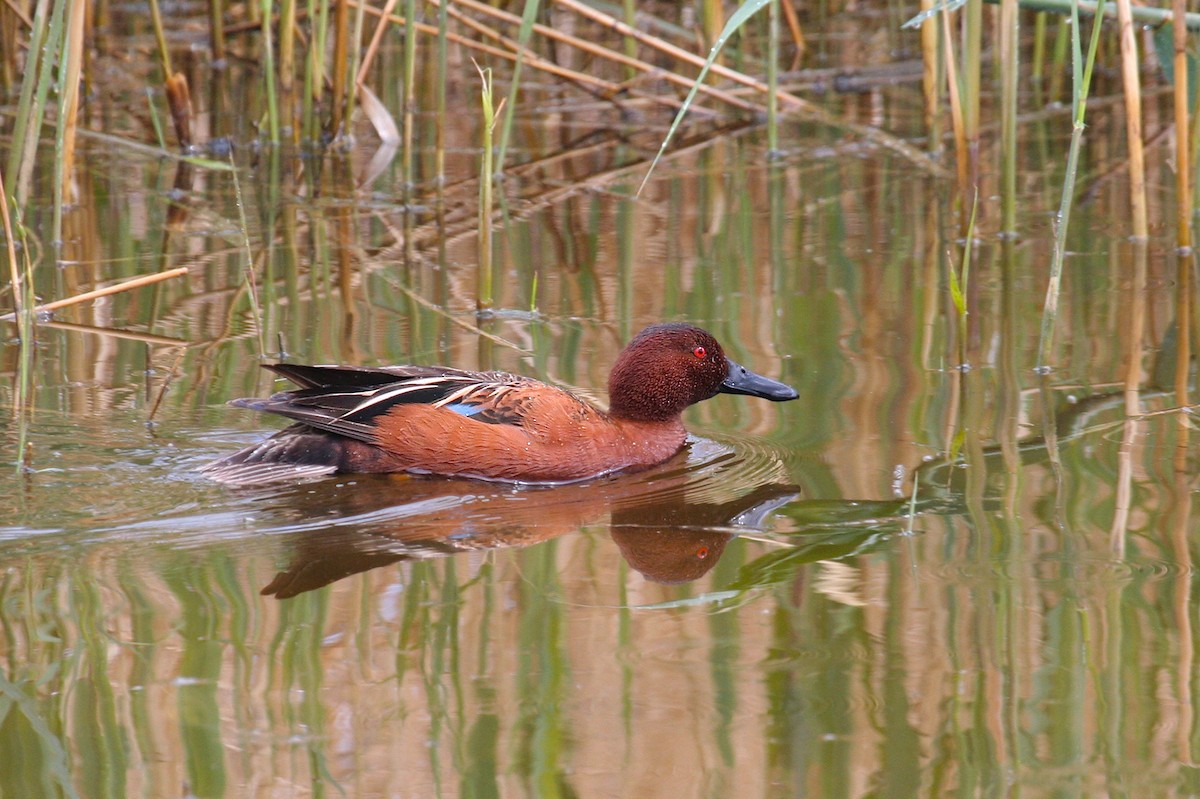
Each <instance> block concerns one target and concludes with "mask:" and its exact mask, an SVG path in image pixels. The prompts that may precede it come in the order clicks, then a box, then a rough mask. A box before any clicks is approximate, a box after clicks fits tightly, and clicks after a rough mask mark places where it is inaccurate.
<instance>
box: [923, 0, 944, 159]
mask: <svg viewBox="0 0 1200 799" xmlns="http://www.w3.org/2000/svg"><path fill="white" fill-rule="evenodd" d="M931 8H933V0H921V12H922V13H924V12H926V11H929V9H931ZM921 93H922V95H923V96H924V98H925V130H927V131H929V146H930V149H934V150H940V149H941V132H940V131H941V125H940V124H939V120H940V117H941V107H942V93H941V91H940V90H939V86H938V23H937V20H935V19H932V18H931V19H927V20H925V21H924V22H923V23H921Z"/></svg>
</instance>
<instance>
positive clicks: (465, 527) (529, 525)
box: [262, 466, 798, 599]
mask: <svg viewBox="0 0 1200 799" xmlns="http://www.w3.org/2000/svg"><path fill="white" fill-rule="evenodd" d="M706 493H707V494H712V493H715V490H714V488H713V481H712V480H711V479H703V478H699V479H698V478H697V476H696V475H695V474H694V473H689V472H688V471H687V470H686V469H681V468H680V467H679V466H675V467H674V468H673V469H671V468H667V469H663V470H659V471H657V472H655V473H653V474H650V475H628V476H617V477H612V478H607V479H601V480H594V481H590V482H587V483H581V484H578V485H563V486H555V487H549V488H514V487H512V486H507V485H501V484H491V483H480V482H470V481H460V480H446V479H439V478H428V479H426V478H414V477H403V476H378V477H374V476H372V477H366V478H356V479H354V480H353V481H345V482H336V481H324V482H321V483H315V484H309V485H305V486H296V487H293V488H290V489H287V490H286V491H284V492H283V493H280V492H279V491H278V490H277V491H275V492H274V493H272V494H270V495H269V498H268V497H264V498H263V500H264V504H265V505H266V508H265V510H266V511H267V512H268V513H270V515H271V516H272V517H273V518H275V517H278V518H280V520H281V521H283V523H282V524H280V525H279V526H278V527H277V528H276V532H279V533H286V534H288V537H289V538H291V539H292V540H291V542H290V543H291V544H292V546H293V556H292V560H291V564H290V566H289V567H288V568H287V570H286V571H283V572H280V573H279V574H278V575H276V577H275V579H274V580H272V581H271V582H270V584H269V585H267V586H266V587H265V588H264V589H263V590H262V593H263V594H267V595H273V596H275V597H276V598H279V599H286V598H288V597H292V596H295V595H297V594H300V593H303V592H305V591H311V590H313V589H316V588H320V587H322V586H325V585H328V584H330V583H332V582H334V581H336V580H340V579H342V578H343V577H347V576H349V575H352V574H357V573H359V572H363V571H367V570H368V569H375V568H378V567H380V566H386V565H388V564H392V563H396V562H399V561H404V560H418V559H429V558H437V557H446V556H449V555H455V554H459V553H463V552H478V551H481V550H491V549H500V548H507V547H525V546H529V545H531V544H536V543H540V542H542V541H547V540H550V539H552V538H557V537H559V536H562V535H565V534H566V533H569V532H572V531H575V530H578V529H579V528H580V527H582V526H583V525H587V524H592V523H597V522H601V521H603V518H604V517H605V516H608V517H609V520H610V525H611V529H610V532H611V535H612V538H613V541H614V542H615V543H616V544H617V547H618V549H619V550H620V552H621V554H622V555H623V556H624V558H625V560H626V561H627V562H628V563H629V565H630V566H631V567H633V568H634V569H636V570H637V571H638V572H640V573H641V574H643V575H644V576H645V577H646V578H647V579H649V580H653V581H655V582H660V583H682V582H688V581H691V580H695V579H697V578H699V577H701V576H702V575H704V574H705V573H707V572H708V571H709V570H710V569H712V568H713V566H715V565H716V563H717V561H718V560H719V559H720V557H721V555H722V553H723V552H724V551H725V546H726V544H727V543H728V541H729V539H730V538H732V537H733V536H734V535H736V534H737V533H738V532H739V531H742V530H751V531H752V530H755V529H761V525H762V523H763V521H764V520H765V517H766V516H767V515H768V514H769V513H770V512H771V511H772V510H774V509H776V508H778V507H780V506H781V505H783V504H786V503H787V502H789V501H791V500H792V499H794V498H795V497H797V496H798V490H797V489H796V487H795V486H790V485H766V486H759V487H757V488H755V489H753V490H751V491H749V492H748V493H745V494H743V495H742V496H740V497H737V498H734V499H730V500H729V501H721V500H719V499H715V498H705V497H704V496H700V498H696V495H697V494H700V495H704V494H706ZM285 520H286V521H285Z"/></svg>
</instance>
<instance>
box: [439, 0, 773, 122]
mask: <svg viewBox="0 0 1200 799" xmlns="http://www.w3.org/2000/svg"><path fill="white" fill-rule="evenodd" d="M428 2H429V3H431V4H432V5H434V6H435V7H436V6H438V5H439V3H440V2H441V0H428ZM451 2H452V5H449V4H448V5H447V7H446V9H447V11H448V12H449V14H450V16H452V17H454V18H455V19H457V20H458V21H459V22H461V23H463V24H464V25H466V26H467V27H469V28H472V29H473V30H476V31H478V32H479V33H482V34H484V35H485V36H489V37H490V38H493V39H495V40H496V41H499V42H501V43H503V44H505V45H507V46H508V47H509V48H511V49H512V50H513V51H514V52H521V47H520V45H519V44H518V43H517V42H516V41H515V40H513V39H510V38H508V37H506V36H503V35H502V34H500V33H498V32H497V31H495V30H493V29H491V28H488V27H487V26H485V25H483V24H482V23H480V22H477V21H476V20H472V19H471V18H470V17H467V16H466V15H465V14H463V13H462V12H461V11H459V10H458V8H457V7H458V6H464V7H466V8H470V9H472V10H474V11H478V12H479V13H482V14H486V15H488V16H491V17H494V18H496V19H499V20H502V21H504V22H508V23H511V24H513V25H520V24H521V18H520V17H518V16H516V15H515V14H510V13H509V12H507V11H503V10H502V9H498V8H493V7H492V6H489V5H486V4H485V3H479V2H476V0H451ZM533 30H534V32H536V33H540V34H541V35H543V36H545V37H546V38H548V39H553V40H555V41H558V42H562V43H563V44H566V45H570V46H571V47H575V48H578V49H579V50H582V51H584V52H586V53H588V54H590V55H594V56H596V57H598V58H604V59H608V60H610V61H614V62H616V63H618V64H623V65H625V66H629V67H632V68H634V69H636V70H639V71H641V72H643V73H645V74H650V75H654V76H656V77H661V78H662V79H663V80H666V81H669V82H671V83H674V84H675V85H677V86H682V87H684V88H688V89H690V88H691V87H692V86H693V85H694V84H695V81H693V80H691V79H689V78H686V77H684V76H683V75H678V74H676V73H674V72H664V71H662V70H661V69H660V68H659V67H656V66H654V65H653V64H647V63H646V62H645V61H642V60H640V59H637V58H630V57H629V56H627V55H625V54H624V53H621V52H617V51H616V50H610V49H609V48H607V47H603V46H601V45H597V44H594V43H592V42H589V41H588V40H586V39H581V38H580V37H578V36H572V35H570V34H567V33H563V32H562V31H559V30H556V29H554V28H551V27H549V26H547V25H541V24H537V23H535V24H534V26H533ZM532 59H537V60H542V59H541V57H540V56H538V55H537V54H536V53H534V52H533V51H532V50H528V49H525V50H524V55H523V60H524V61H525V63H527V64H529V63H530V62H531V60H532ZM613 85H614V86H616V87H617V91H618V92H619V91H620V88H621V85H620V84H613ZM700 88H701V91H703V92H704V93H705V94H707V95H709V96H710V97H713V98H714V99H718V100H721V101H722V102H725V103H727V104H729V105H732V106H734V107H735V108H740V109H742V110H743V111H761V110H762V108H761V106H756V105H754V104H752V103H749V102H747V101H745V100H742V99H741V98H739V97H735V96H734V95H732V94H729V93H727V92H723V91H721V90H720V89H717V88H715V87H711V86H701V87H700Z"/></svg>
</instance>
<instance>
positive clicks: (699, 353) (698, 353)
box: [692, 347, 708, 358]
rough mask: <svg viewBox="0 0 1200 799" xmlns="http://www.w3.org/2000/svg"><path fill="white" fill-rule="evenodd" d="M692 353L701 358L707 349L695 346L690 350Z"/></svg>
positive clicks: (706, 353) (706, 352)
mask: <svg viewBox="0 0 1200 799" xmlns="http://www.w3.org/2000/svg"><path fill="white" fill-rule="evenodd" d="M692 355H695V356H696V357H697V358H703V357H704V356H705V355H708V350H706V349H704V348H703V347H697V348H696V349H694V350H692Z"/></svg>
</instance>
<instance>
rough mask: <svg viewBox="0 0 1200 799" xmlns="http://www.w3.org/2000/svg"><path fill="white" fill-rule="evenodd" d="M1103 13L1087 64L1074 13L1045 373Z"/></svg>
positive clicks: (1042, 349) (1045, 317)
mask: <svg viewBox="0 0 1200 799" xmlns="http://www.w3.org/2000/svg"><path fill="white" fill-rule="evenodd" d="M1099 9H1100V13H1097V14H1096V19H1095V21H1094V22H1093V23H1092V36H1091V41H1090V42H1089V44H1088V55H1087V60H1086V62H1084V61H1083V58H1082V53H1081V47H1080V41H1079V12H1078V10H1077V9H1076V10H1075V11H1074V12H1073V13H1072V23H1073V24H1072V26H1071V49H1072V59H1071V61H1072V70H1071V71H1072V74H1073V75H1074V78H1075V85H1074V92H1073V95H1072V98H1071V107H1072V109H1073V111H1074V113H1073V118H1074V125H1073V127H1072V130H1071V146H1070V148H1069V149H1068V151H1067V169H1066V174H1065V175H1064V176H1063V190H1062V201H1061V203H1060V204H1059V210H1058V219H1057V220H1056V222H1055V230H1054V254H1053V257H1052V259H1051V262H1050V280H1049V283H1048V284H1047V286H1046V301H1045V304H1044V305H1043V308H1042V326H1041V333H1040V334H1039V336H1038V350H1037V352H1038V357H1037V368H1038V370H1039V371H1043V372H1044V371H1045V370H1046V369H1047V368H1048V365H1049V361H1050V349H1051V347H1052V346H1053V344H1054V325H1055V322H1056V321H1057V319H1058V296H1059V292H1060V290H1061V287H1062V272H1063V259H1064V257H1065V255H1066V249H1067V225H1068V224H1069V222H1070V220H1071V206H1072V204H1073V202H1074V197H1075V176H1076V173H1077V172H1078V169H1079V151H1080V149H1082V147H1083V118H1084V114H1085V113H1086V111H1087V95H1088V87H1089V85H1090V83H1091V80H1092V68H1093V67H1094V66H1095V63H1096V48H1097V47H1098V46H1099V42H1100V24H1101V22H1102V21H1103V19H1104V17H1103V13H1102V12H1103V9H1104V2H1103V0H1101V2H1100V3H1099Z"/></svg>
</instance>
